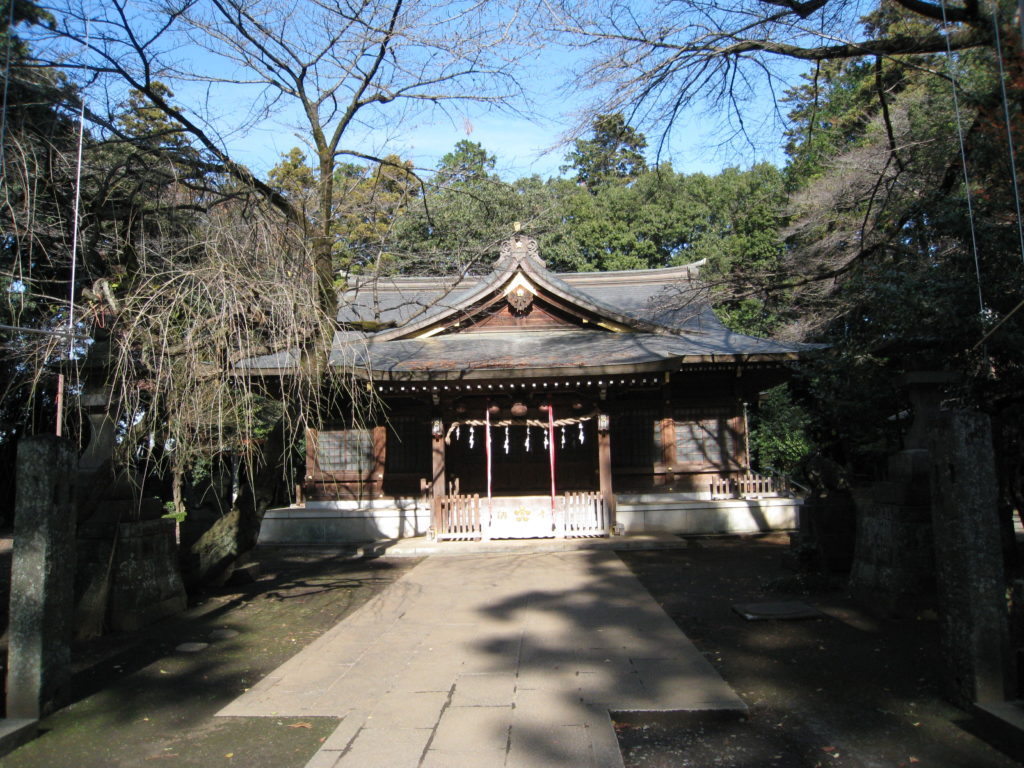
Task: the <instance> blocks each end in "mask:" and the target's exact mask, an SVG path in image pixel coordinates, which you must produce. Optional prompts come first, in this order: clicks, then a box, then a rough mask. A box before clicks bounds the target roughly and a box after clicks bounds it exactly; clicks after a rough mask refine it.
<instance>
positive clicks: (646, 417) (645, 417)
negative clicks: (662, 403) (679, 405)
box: [611, 408, 661, 467]
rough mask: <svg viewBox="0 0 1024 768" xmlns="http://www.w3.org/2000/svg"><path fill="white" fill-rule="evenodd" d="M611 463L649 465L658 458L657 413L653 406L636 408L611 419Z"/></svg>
mask: <svg viewBox="0 0 1024 768" xmlns="http://www.w3.org/2000/svg"><path fill="white" fill-rule="evenodd" d="M611 443H612V464H614V465H615V466H617V467H653V466H654V465H655V464H657V463H658V462H659V461H661V415H660V413H659V411H658V410H657V409H655V408H638V409H636V410H632V411H625V412H623V413H619V414H615V415H613V416H612V418H611Z"/></svg>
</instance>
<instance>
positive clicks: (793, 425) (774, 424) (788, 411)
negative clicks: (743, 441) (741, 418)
mask: <svg viewBox="0 0 1024 768" xmlns="http://www.w3.org/2000/svg"><path fill="white" fill-rule="evenodd" d="M810 423H811V417H810V416H809V415H808V413H807V411H806V410H805V409H804V408H803V407H802V406H800V405H799V404H797V403H795V402H794V401H793V398H792V396H791V394H790V391H789V388H788V387H787V386H786V385H785V384H780V385H779V386H777V387H773V388H772V389H769V390H768V391H767V392H765V393H764V394H763V395H762V396H761V401H760V403H759V404H758V407H757V410H756V411H755V412H754V414H753V417H752V419H751V429H750V447H751V450H752V451H753V453H754V455H755V456H756V463H757V465H758V467H759V469H760V470H761V471H762V472H766V473H767V472H772V471H774V472H778V473H781V474H783V475H786V476H789V477H792V476H795V475H799V474H800V473H801V467H802V465H803V462H804V461H805V460H806V459H807V457H808V456H809V455H810V454H811V451H812V449H813V446H812V443H811V438H810V434H809V427H810Z"/></svg>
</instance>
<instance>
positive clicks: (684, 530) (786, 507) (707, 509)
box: [260, 493, 803, 546]
mask: <svg viewBox="0 0 1024 768" xmlns="http://www.w3.org/2000/svg"><path fill="white" fill-rule="evenodd" d="M695 496H700V494H692V493H641V494H635V493H634V494H624V493H620V494H617V497H616V498H617V499H618V501H617V509H616V518H615V519H616V522H617V523H618V524H619V525H620V526H622V529H623V530H625V532H626V533H628V534H657V533H675V534H681V535H692V536H700V535H710V534H719V533H734V534H743V533H765V532H768V531H781V530H792V529H794V528H796V527H798V525H799V515H800V507H801V505H802V504H803V501H802V500H800V499H793V498H787V497H771V498H750V499H715V500H712V499H710V498H695ZM705 496H706V494H705ZM515 498H516V499H519V500H523V501H526V502H529V501H530V500H531V499H532V500H534V501H536V500H540V501H541V502H542V503H543V504H547V503H548V497H547V496H538V497H527V496H521V497H515ZM503 500H507V499H506V498H504V497H503ZM430 527H431V512H430V507H429V504H428V503H427V502H426V501H425V500H423V499H378V500H374V501H362V502H357V501H309V502H307V503H305V504H302V505H298V506H293V507H280V508H278V509H269V510H267V512H266V515H265V516H264V518H263V524H262V526H261V527H260V544H270V545H280V546H287V545H316V546H336V545H339V544H351V543H354V542H363V541H380V540H389V539H402V538H415V537H420V536H424V535H425V534H426V533H427V531H428V530H429V529H430Z"/></svg>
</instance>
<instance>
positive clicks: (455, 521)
mask: <svg viewBox="0 0 1024 768" xmlns="http://www.w3.org/2000/svg"><path fill="white" fill-rule="evenodd" d="M438 503H439V504H440V512H441V514H440V519H439V520H438V521H437V527H436V529H435V531H434V536H435V538H437V539H438V540H439V541H443V540H463V541H464V540H468V539H479V538H482V536H483V529H482V528H481V525H480V494H478V493H474V494H473V495H472V496H470V495H468V494H466V495H451V496H442V497H441V498H440V499H439V500H438Z"/></svg>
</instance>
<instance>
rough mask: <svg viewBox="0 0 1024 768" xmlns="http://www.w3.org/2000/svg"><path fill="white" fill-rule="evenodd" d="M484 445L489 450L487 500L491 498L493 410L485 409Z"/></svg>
mask: <svg viewBox="0 0 1024 768" xmlns="http://www.w3.org/2000/svg"><path fill="white" fill-rule="evenodd" d="M484 447H485V448H486V452H487V501H488V502H489V501H490V500H491V412H490V411H489V410H485V411H484Z"/></svg>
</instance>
